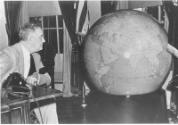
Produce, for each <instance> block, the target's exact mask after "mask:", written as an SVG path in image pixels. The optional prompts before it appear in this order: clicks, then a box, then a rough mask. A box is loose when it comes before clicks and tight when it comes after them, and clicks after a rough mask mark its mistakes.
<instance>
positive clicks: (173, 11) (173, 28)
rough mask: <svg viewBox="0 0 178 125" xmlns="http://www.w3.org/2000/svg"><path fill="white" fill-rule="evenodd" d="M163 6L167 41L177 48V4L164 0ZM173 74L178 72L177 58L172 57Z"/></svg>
mask: <svg viewBox="0 0 178 125" xmlns="http://www.w3.org/2000/svg"><path fill="white" fill-rule="evenodd" d="M164 7H165V10H166V12H167V14H168V19H169V29H168V40H169V43H170V44H172V45H173V46H174V47H176V48H177V49H178V36H177V34H178V30H177V29H178V15H177V13H178V6H174V5H173V3H172V1H164ZM173 74H174V75H176V74H178V59H177V58H174V71H173Z"/></svg>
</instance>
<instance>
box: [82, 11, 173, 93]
mask: <svg viewBox="0 0 178 125" xmlns="http://www.w3.org/2000/svg"><path fill="white" fill-rule="evenodd" d="M167 44H168V38H167V34H166V32H165V30H164V29H163V28H162V27H161V26H160V25H159V24H158V23H157V21H156V20H155V19H153V17H151V16H150V15H148V14H146V13H144V12H139V11H134V10H122V11H117V12H114V13H110V14H107V15H105V16H103V17H101V18H100V19H99V20H98V21H96V23H95V24H94V25H93V26H92V27H91V28H90V30H89V32H88V33H87V35H86V37H85V39H84V48H83V49H84V55H83V57H84V64H85V68H86V71H87V76H88V77H89V79H90V80H91V81H92V83H91V84H93V85H94V86H95V87H96V88H97V89H98V90H100V91H102V92H105V93H108V94H112V95H139V94H146V93H150V92H153V91H156V90H157V89H159V88H160V87H161V86H162V84H163V83H164V81H165V79H166V78H167V75H168V73H169V71H170V66H171V61H172V57H171V54H170V53H168V52H167V50H166V47H167Z"/></svg>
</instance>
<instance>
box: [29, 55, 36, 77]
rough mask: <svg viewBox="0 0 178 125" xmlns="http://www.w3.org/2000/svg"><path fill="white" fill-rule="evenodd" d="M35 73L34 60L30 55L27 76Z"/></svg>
mask: <svg viewBox="0 0 178 125" xmlns="http://www.w3.org/2000/svg"><path fill="white" fill-rule="evenodd" d="M35 71H36V69H35V62H34V59H33V57H32V55H30V70H29V74H28V75H32V74H33V73H34V72H35Z"/></svg>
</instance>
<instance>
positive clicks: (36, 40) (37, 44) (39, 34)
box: [29, 28, 45, 52]
mask: <svg viewBox="0 0 178 125" xmlns="http://www.w3.org/2000/svg"><path fill="white" fill-rule="evenodd" d="M29 39H30V41H31V45H32V48H33V51H34V52H38V51H40V50H42V49H43V43H44V42H45V40H44V36H43V31H42V29H41V28H36V29H35V31H34V32H31V33H30V34H29Z"/></svg>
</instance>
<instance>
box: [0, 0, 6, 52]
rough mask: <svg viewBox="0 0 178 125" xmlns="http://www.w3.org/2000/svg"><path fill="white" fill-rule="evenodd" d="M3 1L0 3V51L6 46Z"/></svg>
mask: <svg viewBox="0 0 178 125" xmlns="http://www.w3.org/2000/svg"><path fill="white" fill-rule="evenodd" d="M4 6H5V5H4V1H0V29H1V30H0V50H1V49H3V48H5V47H7V46H8V36H7V31H6V17H5V7H4Z"/></svg>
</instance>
